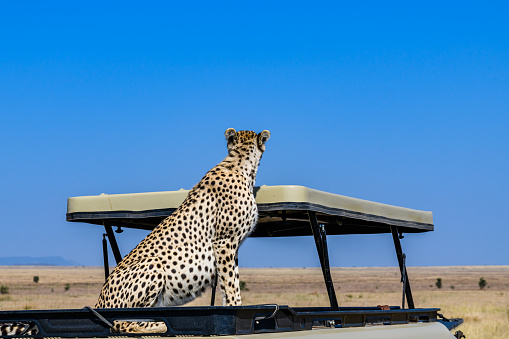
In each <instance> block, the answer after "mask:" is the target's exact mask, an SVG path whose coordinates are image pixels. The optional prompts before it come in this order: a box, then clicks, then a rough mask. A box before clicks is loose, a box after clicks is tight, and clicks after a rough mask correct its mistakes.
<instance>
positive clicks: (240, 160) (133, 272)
mask: <svg viewBox="0 0 509 339" xmlns="http://www.w3.org/2000/svg"><path fill="white" fill-rule="evenodd" d="M225 137H226V140H227V149H228V156H227V157H226V158H225V159H224V160H223V161H222V162H221V163H219V164H218V165H217V166H215V167H214V168H212V169H211V170H210V171H209V172H208V173H207V174H206V175H205V176H204V177H203V178H202V179H201V181H200V182H199V183H198V184H196V186H194V187H193V188H192V189H191V191H190V192H189V194H188V196H187V197H186V199H185V200H184V202H183V203H182V204H181V205H180V207H178V209H177V210H176V211H175V212H174V213H173V214H171V215H170V216H169V217H167V218H166V219H164V220H163V221H162V222H161V223H160V224H159V225H158V226H157V227H156V228H154V230H153V231H152V232H151V233H150V234H149V235H148V236H147V237H146V238H145V239H144V240H142V241H141V243H140V244H139V245H138V246H136V247H135V248H134V249H133V250H132V251H131V252H130V253H129V254H128V255H127V256H126V257H125V258H124V259H123V260H122V261H121V262H120V263H119V264H118V266H117V267H116V268H115V269H114V270H113V272H112V273H111V274H110V276H109V277H108V279H107V281H106V283H105V284H104V286H103V288H102V291H101V294H100V296H99V300H98V302H97V304H96V306H95V307H96V308H126V307H152V306H157V307H159V306H163V307H164V306H176V305H182V304H185V303H187V302H190V301H192V300H194V299H195V298H196V297H197V296H199V295H200V294H201V293H202V292H203V291H204V290H205V288H206V287H207V286H210V285H211V283H212V281H213V280H214V278H215V275H216V272H217V274H218V282H219V286H220V288H221V293H222V297H223V305H225V306H239V305H241V304H242V301H241V296H240V287H239V271H238V265H237V253H238V249H239V246H240V244H241V243H242V241H243V240H244V239H245V238H246V236H247V235H248V234H249V233H250V232H251V231H252V230H253V228H254V226H255V224H256V222H257V220H258V210H257V206H256V202H255V198H254V194H253V188H254V184H255V180H256V173H257V170H258V165H259V163H260V159H261V157H262V154H263V152H264V151H265V142H266V141H267V140H268V139H269V138H270V132H269V131H266V130H265V131H263V132H261V133H259V134H256V133H255V132H251V131H239V132H236V131H235V130H234V129H233V128H230V129H227V130H226V132H225ZM154 324H161V323H129V324H127V323H126V322H124V323H122V322H117V323H116V325H115V326H116V329H117V330H120V331H122V332H138V331H141V332H144V331H147V332H150V331H153V332H161V331H163V332H164V331H165V329H164V330H161V329H158V328H152V327H157V326H155V325H154ZM152 325H154V326H152ZM163 326H164V324H163ZM164 328H165V327H164Z"/></svg>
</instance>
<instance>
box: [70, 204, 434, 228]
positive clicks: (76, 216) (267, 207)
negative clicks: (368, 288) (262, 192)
mask: <svg viewBox="0 0 509 339" xmlns="http://www.w3.org/2000/svg"><path fill="white" fill-rule="evenodd" d="M175 210H176V208H165V209H154V210H145V211H101V212H74V213H67V216H66V219H67V221H78V222H79V221H85V222H86V221H87V220H94V219H96V220H97V219H98V220H104V219H144V218H157V217H167V216H169V215H170V214H172V213H173V212H174V211H175ZM285 210H286V211H314V212H317V213H323V214H326V215H335V216H341V217H346V218H351V219H358V220H364V221H370V222H377V223H382V224H386V225H393V226H400V227H409V228H417V229H420V230H424V231H433V229H434V227H433V224H427V223H420V222H415V221H408V220H401V219H393V218H387V217H382V216H379V215H374V214H367V213H360V212H354V211H348V210H345V209H340V208H333V207H327V206H323V205H318V204H312V203H308V202H279V203H270V204H258V211H260V212H272V211H285Z"/></svg>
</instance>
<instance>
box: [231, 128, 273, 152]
mask: <svg viewBox="0 0 509 339" xmlns="http://www.w3.org/2000/svg"><path fill="white" fill-rule="evenodd" d="M224 136H225V138H226V140H227V147H228V152H231V151H232V150H233V149H236V148H238V147H239V146H240V145H250V144H255V145H256V146H257V148H258V149H259V150H260V151H261V153H263V152H265V142H266V141H267V140H269V138H270V132H269V131H267V130H264V131H263V132H261V133H258V134H256V133H255V132H251V131H238V132H237V131H235V129H233V128H228V129H227V130H226V132H224Z"/></svg>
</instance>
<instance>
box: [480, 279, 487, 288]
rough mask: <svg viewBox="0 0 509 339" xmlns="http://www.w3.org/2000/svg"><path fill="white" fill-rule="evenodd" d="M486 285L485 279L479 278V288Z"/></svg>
mask: <svg viewBox="0 0 509 339" xmlns="http://www.w3.org/2000/svg"><path fill="white" fill-rule="evenodd" d="M485 287H486V279H484V278H483V277H481V278H479V288H480V289H481V290H483V289H484V288H485Z"/></svg>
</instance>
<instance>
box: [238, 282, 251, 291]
mask: <svg viewBox="0 0 509 339" xmlns="http://www.w3.org/2000/svg"><path fill="white" fill-rule="evenodd" d="M239 287H240V290H241V291H249V288H247V284H246V282H245V281H242V280H241V281H240V282H239Z"/></svg>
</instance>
